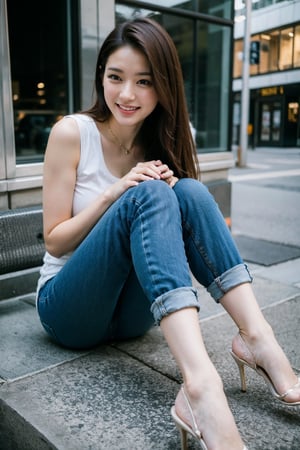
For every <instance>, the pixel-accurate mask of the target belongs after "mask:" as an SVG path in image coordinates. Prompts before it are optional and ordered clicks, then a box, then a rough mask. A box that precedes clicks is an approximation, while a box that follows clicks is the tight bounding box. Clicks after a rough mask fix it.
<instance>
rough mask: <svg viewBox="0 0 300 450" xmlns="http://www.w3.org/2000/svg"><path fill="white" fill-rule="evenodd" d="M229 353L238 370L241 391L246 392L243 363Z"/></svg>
mask: <svg viewBox="0 0 300 450" xmlns="http://www.w3.org/2000/svg"><path fill="white" fill-rule="evenodd" d="M230 353H231V356H232V357H233V359H234V360H235V362H236V364H237V366H238V368H239V372H240V379H241V391H242V392H246V390H247V386H246V373H245V363H244V361H242V360H241V359H240V358H238V357H237V356H236V355H235V354H234V353H233V352H230Z"/></svg>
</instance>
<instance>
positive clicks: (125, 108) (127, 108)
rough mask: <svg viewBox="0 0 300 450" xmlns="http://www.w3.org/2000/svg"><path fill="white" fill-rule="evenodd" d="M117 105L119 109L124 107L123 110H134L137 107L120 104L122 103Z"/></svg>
mask: <svg viewBox="0 0 300 450" xmlns="http://www.w3.org/2000/svg"><path fill="white" fill-rule="evenodd" d="M119 107H120V108H121V109H124V111H135V110H136V109H138V108H137V107H136V106H122V105H119Z"/></svg>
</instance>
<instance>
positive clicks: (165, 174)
mask: <svg viewBox="0 0 300 450" xmlns="http://www.w3.org/2000/svg"><path fill="white" fill-rule="evenodd" d="M159 168H160V179H161V180H163V181H165V182H166V183H167V184H168V185H169V186H170V187H171V188H173V187H174V186H175V184H176V183H177V181H178V178H177V177H175V176H174V172H173V170H171V169H169V167H168V166H167V164H162V163H161V165H160V166H159Z"/></svg>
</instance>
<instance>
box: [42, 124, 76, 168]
mask: <svg viewBox="0 0 300 450" xmlns="http://www.w3.org/2000/svg"><path fill="white" fill-rule="evenodd" d="M79 158H80V132H79V127H78V125H77V123H76V120H75V119H73V118H71V117H64V118H62V119H61V120H59V121H58V122H57V123H56V124H55V125H54V126H53V127H52V130H51V133H50V136H49V139H48V144H47V148H46V153H45V165H46V167H47V166H48V165H49V164H51V165H52V166H58V165H60V164H61V165H62V166H61V167H63V166H64V165H65V164H67V165H71V166H73V167H76V166H77V164H78V162H79Z"/></svg>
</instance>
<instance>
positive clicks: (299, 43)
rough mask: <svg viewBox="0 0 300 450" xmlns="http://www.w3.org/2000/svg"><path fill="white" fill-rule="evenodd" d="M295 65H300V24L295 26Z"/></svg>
mask: <svg viewBox="0 0 300 450" xmlns="http://www.w3.org/2000/svg"><path fill="white" fill-rule="evenodd" d="M294 66H295V67H300V25H298V26H296V27H295V32H294Z"/></svg>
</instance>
